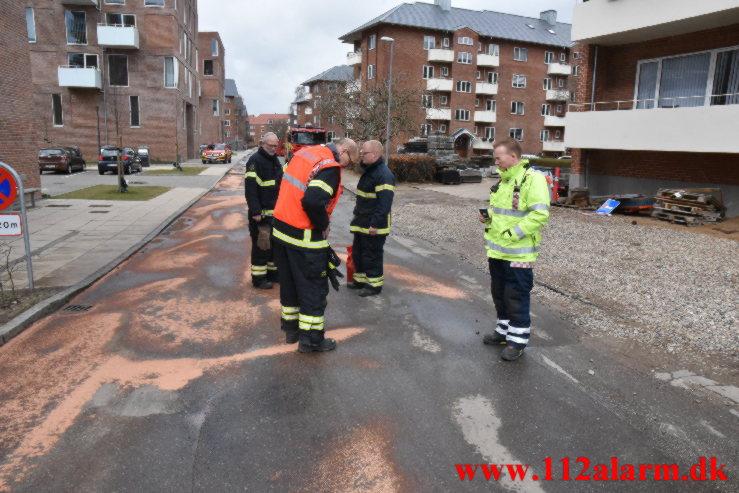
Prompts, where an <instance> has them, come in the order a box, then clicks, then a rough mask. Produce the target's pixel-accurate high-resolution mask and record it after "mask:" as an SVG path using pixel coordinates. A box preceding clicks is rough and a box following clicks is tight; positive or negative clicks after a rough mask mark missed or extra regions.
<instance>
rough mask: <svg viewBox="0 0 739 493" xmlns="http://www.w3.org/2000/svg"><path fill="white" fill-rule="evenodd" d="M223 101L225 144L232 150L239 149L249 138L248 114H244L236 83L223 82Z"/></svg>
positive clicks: (227, 80)
mask: <svg viewBox="0 0 739 493" xmlns="http://www.w3.org/2000/svg"><path fill="white" fill-rule="evenodd" d="M224 94H225V96H224V99H223V122H224V123H223V124H224V125H225V137H226V142H231V144H232V145H233V146H234V148H239V149H240V148H241V147H242V146H243V145H245V144H246V142H247V137H248V136H249V114H248V113H247V112H246V106H245V105H244V99H243V98H242V97H241V95H240V94H239V90H238V88H237V87H236V81H235V80H233V79H226V80H225V88H224Z"/></svg>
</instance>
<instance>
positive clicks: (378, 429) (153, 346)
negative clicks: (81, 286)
mask: <svg viewBox="0 0 739 493" xmlns="http://www.w3.org/2000/svg"><path fill="white" fill-rule="evenodd" d="M241 182H242V174H241V172H238V171H234V172H233V174H231V175H229V176H227V177H226V178H225V179H224V181H222V182H221V183H219V185H218V186H217V187H216V189H215V190H214V191H213V192H212V193H210V194H208V195H206V196H205V197H204V198H203V199H202V200H201V201H199V202H198V203H197V204H196V205H195V206H193V207H192V208H191V209H190V210H189V211H188V212H186V213H185V214H184V215H183V216H182V217H181V218H180V219H179V220H178V221H177V222H176V223H174V224H173V225H172V226H171V227H170V228H169V229H168V230H166V231H165V232H163V234H162V235H160V236H159V237H158V238H156V239H155V240H154V241H153V242H152V243H151V244H149V245H148V246H146V247H145V248H144V249H143V250H141V251H140V252H139V253H137V254H136V255H134V256H133V257H132V258H131V259H130V260H129V261H127V262H126V263H124V264H123V265H121V266H120V267H119V268H118V269H116V270H114V271H113V272H112V273H111V274H109V275H108V276H106V277H105V278H103V279H101V280H100V281H98V282H97V283H96V284H95V285H93V286H92V287H90V288H89V289H88V290H86V291H85V292H83V293H82V294H80V295H79V296H78V297H77V298H76V299H74V300H72V302H71V304H72V305H75V306H77V307H78V310H81V311H63V310H62V311H60V312H58V313H56V314H54V315H52V316H49V317H48V318H46V319H44V320H42V321H40V322H38V323H37V324H36V325H35V326H34V327H32V328H30V329H29V330H27V331H25V332H24V333H23V334H21V335H20V336H18V337H17V338H15V339H13V340H12V341H11V342H10V343H9V344H7V345H5V346H3V347H2V348H0V375H2V377H3V394H2V400H0V431H1V432H2V433H0V454H2V455H1V459H0V490H2V489H3V488H6V489H12V490H13V491H29V492H31V491H33V492H37V491H70V492H71V491H75V492H79V491H147V492H148V491H157V492H159V491H178V492H179V491H207V492H212V491H255V492H263V491H311V492H314V491H331V492H350V491H366V492H384V491H404V492H405V491H408V492H429V491H440V492H446V491H491V490H492V491H499V490H512V491H553V492H558V491H562V492H564V491H573V490H574V491H617V490H626V489H628V490H631V491H649V492H653V491H713V490H723V491H736V488H737V481H736V475H737V458H738V457H739V453H737V452H738V451H739V450H738V447H737V440H736V437H737V436H738V434H737V431H738V430H737V416H734V415H732V414H731V413H729V412H728V411H727V407H726V405H725V403H724V402H723V401H722V400H720V399H716V398H715V397H714V396H713V395H712V394H710V393H691V392H688V390H686V389H684V388H679V387H676V386H673V385H669V384H668V383H667V382H663V381H661V380H659V379H657V378H654V377H653V376H651V375H649V374H648V372H645V371H644V370H643V367H642V365H640V364H638V362H630V361H628V360H624V359H623V358H622V357H621V356H617V355H615V354H614V353H613V352H612V351H610V350H608V348H606V347H602V346H600V345H598V344H594V343H592V342H590V341H588V340H584V339H581V338H580V337H579V336H578V330H577V328H574V327H569V326H567V325H565V324H563V323H562V322H561V321H560V320H558V319H557V318H555V317H554V316H553V315H552V314H550V313H549V312H547V311H546V310H545V309H543V308H541V307H538V306H537V307H534V315H535V317H534V329H533V331H532V332H533V335H532V343H531V346H530V347H529V348H528V349H527V350H526V354H525V355H524V357H523V358H521V359H520V360H519V361H516V362H514V363H506V362H503V361H501V360H500V359H499V355H498V353H499V351H500V349H499V348H492V347H487V346H484V345H483V344H482V342H481V340H482V335H483V333H484V331H485V330H486V329H489V327H490V326H491V320H492V318H493V315H492V303H491V301H490V297H489V293H488V280H487V279H486V276H485V275H484V274H482V273H480V272H478V271H476V270H475V269H473V268H472V267H470V266H468V265H466V264H462V263H460V262H459V261H458V260H457V259H456V258H455V257H454V256H453V255H450V254H448V253H445V252H443V251H440V250H439V249H437V248H435V247H434V246H433V245H430V244H426V243H424V242H421V241H419V240H415V239H412V238H404V237H399V236H396V237H392V238H391V239H390V240H389V241H388V244H387V248H386V273H385V277H386V287H385V289H384V291H383V295H382V296H381V297H375V298H369V299H362V298H359V297H357V296H356V295H355V294H354V292H352V291H349V290H347V289H345V288H342V290H341V291H340V292H339V293H338V294H337V293H335V292H332V293H331V295H330V296H329V305H328V310H327V329H328V333H329V336H331V337H334V338H336V339H337V340H338V341H339V342H338V348H337V350H336V351H334V352H331V353H325V354H317V353H316V354H309V355H303V354H299V353H297V352H296V351H295V349H296V345H291V346H288V345H285V344H284V343H283V337H282V333H281V332H280V331H279V329H278V327H279V299H278V293H277V291H276V290H273V291H256V290H254V289H252V288H251V285H250V277H249V265H248V252H247V248H248V232H247V228H246V226H245V216H244V211H245V206H244V199H243V190H242V189H241ZM352 205H353V202H352V200H351V198H350V197H348V196H345V197H344V198H342V202H341V203H340V206H339V207H338V208H337V211H336V213H335V216H334V222H333V224H334V226H333V228H332V237H331V240H332V243H333V244H334V246H335V247H341V246H346V245H348V244H350V241H351V238H350V235H349V234H348V232H347V231H346V230H347V227H346V226H347V224H348V220H349V213H350V211H351V207H352ZM430 227H433V225H430ZM481 254H482V252H481ZM478 332H479V333H478ZM593 368H596V370H595V371H594V372H593V374H591V373H590V372H589V370H592V369H593ZM711 430H712V431H711ZM713 456H715V457H718V461H719V463H720V464H726V467H725V468H724V472H725V474H727V475H728V476H729V478H730V481H729V482H710V481H709V482H693V481H678V482H670V481H658V482H655V481H610V480H609V481H603V480H583V481H575V480H574V479H575V478H576V477H577V476H578V474H580V472H581V471H582V469H583V465H584V462H585V461H584V460H583V461H581V462H579V463H578V462H575V461H576V459H577V458H579V457H585V458H587V460H588V461H589V467H588V469H587V470H586V471H585V474H590V475H591V477H592V475H594V474H596V473H599V471H600V468H599V467H596V464H606V465H607V466H606V468H607V475H608V477H609V478H610V477H611V474H612V473H611V467H612V466H611V460H612V459H611V458H612V457H617V458H618V461H619V464H620V466H623V465H624V464H650V465H651V464H677V465H678V466H679V467H680V475H682V474H685V473H686V472H688V470H689V468H690V466H691V465H693V464H694V463H697V462H698V458H699V457H713ZM548 457H551V460H552V462H551V463H552V469H551V475H552V478H553V480H551V481H547V480H545V479H544V477H545V474H546V472H547V471H546V467H545V462H544V460H545V459H546V458H548ZM565 457H569V458H570V461H571V465H570V476H571V478H572V480H571V481H562V480H560V478H561V477H562V469H563V463H562V462H561V459H563V458H565ZM457 464H511V465H515V464H529V465H530V469H529V471H528V477H529V478H530V477H531V476H532V475H534V474H536V475H537V476H538V477H539V480H538V481H533V480H531V479H529V480H527V481H523V482H522V481H511V480H510V479H508V476H507V473H504V476H505V477H506V479H504V480H501V481H498V482H495V481H490V482H488V481H485V480H484V479H483V477H482V471H480V472H479V473H478V475H477V477H476V478H475V479H474V480H472V481H469V480H467V481H463V482H462V481H460V479H459V475H458V472H457V469H456V467H455V465H457ZM620 466H619V467H620ZM621 473H622V471H621V470H619V474H621ZM638 476H639V469H638V468H637V470H636V477H637V478H638ZM599 477H600V476H599ZM648 477H650V478H651V477H652V472H649V476H648Z"/></svg>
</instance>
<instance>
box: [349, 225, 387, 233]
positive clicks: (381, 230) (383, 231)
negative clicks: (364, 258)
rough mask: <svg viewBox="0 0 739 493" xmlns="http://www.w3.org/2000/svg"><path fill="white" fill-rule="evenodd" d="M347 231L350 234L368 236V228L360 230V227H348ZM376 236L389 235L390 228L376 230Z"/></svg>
mask: <svg viewBox="0 0 739 493" xmlns="http://www.w3.org/2000/svg"><path fill="white" fill-rule="evenodd" d="M349 231H351V232H352V233H364V234H366V235H368V234H370V232H369V228H362V227H360V226H349ZM377 234H378V235H389V234H390V228H382V229H378V230H377Z"/></svg>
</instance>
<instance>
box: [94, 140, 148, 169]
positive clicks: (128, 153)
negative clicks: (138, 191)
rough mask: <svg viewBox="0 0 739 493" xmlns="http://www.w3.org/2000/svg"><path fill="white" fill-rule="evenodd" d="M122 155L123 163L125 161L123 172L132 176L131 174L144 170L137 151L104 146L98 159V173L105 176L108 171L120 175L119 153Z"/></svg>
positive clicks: (128, 148)
mask: <svg viewBox="0 0 739 493" xmlns="http://www.w3.org/2000/svg"><path fill="white" fill-rule="evenodd" d="M119 151H120V153H121V161H123V172H124V173H125V174H127V175H130V174H131V172H134V173H136V172H139V171H141V170H142V166H141V161H140V160H139V159H138V156H137V154H136V151H134V150H133V149H132V148H130V147H123V148H120V147H116V146H104V147H103V148H102V149H101V150H100V156H99V158H98V173H99V174H101V175H102V174H104V173H105V172H106V171H112V172H113V173H114V174H116V173H118V152H119Z"/></svg>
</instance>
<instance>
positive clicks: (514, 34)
mask: <svg viewBox="0 0 739 493" xmlns="http://www.w3.org/2000/svg"><path fill="white" fill-rule="evenodd" d="M378 24H395V25H399V26H409V27H418V28H424V29H431V30H435V31H446V32H454V31H456V30H457V29H459V28H461V27H469V28H470V29H472V30H474V31H475V32H476V33H478V34H480V35H482V36H490V37H493V38H500V39H510V40H514V41H524V42H528V43H536V44H543V45H553V46H562V47H569V46H571V45H572V42H571V39H570V30H571V28H572V25H571V24H565V23H563V22H557V23H556V24H555V25H554V26H550V25H549V24H547V23H546V22H544V21H543V20H541V19H539V18H535V17H523V16H519V15H513V14H504V13H501V12H492V11H489V10H468V9H459V8H454V7H452V8H451V10H449V11H448V12H445V11H443V10H442V9H441V8H440V7H438V6H436V5H434V4H432V3H420V2H416V3H403V4H400V5H398V6H397V7H395V8H393V9H390V10H388V11H387V12H385V13H384V14H382V15H380V16H379V17H376V18H374V19H372V20H371V21H369V22H367V23H365V24H363V25H361V26H359V27H358V28H356V29H354V30H353V31H350V32H348V33H347V34H345V35H343V36H341V37H340V38H339V39H340V40H341V41H344V42H347V43H351V42H353V41H356V40H358V39H360V36H361V33H362V31H364V30H365V29H367V28H370V27H372V26H376V25H378ZM529 25H531V26H533V29H532V28H531V27H529ZM550 29H551V30H552V31H554V34H552V33H550V32H549V30H550Z"/></svg>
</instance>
